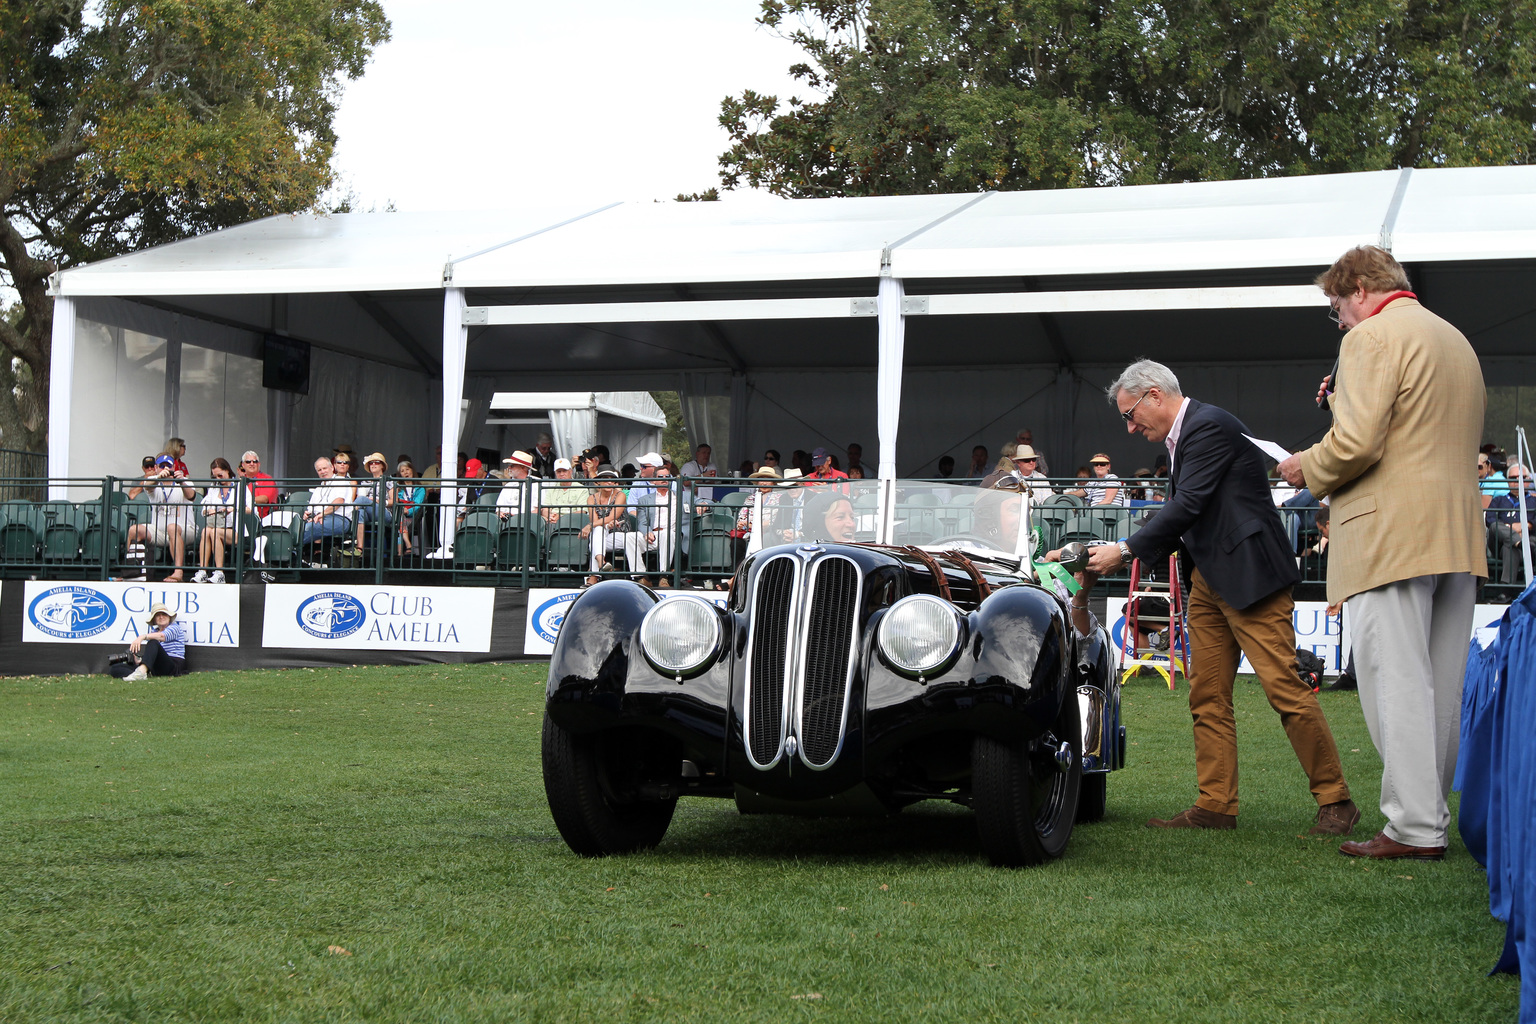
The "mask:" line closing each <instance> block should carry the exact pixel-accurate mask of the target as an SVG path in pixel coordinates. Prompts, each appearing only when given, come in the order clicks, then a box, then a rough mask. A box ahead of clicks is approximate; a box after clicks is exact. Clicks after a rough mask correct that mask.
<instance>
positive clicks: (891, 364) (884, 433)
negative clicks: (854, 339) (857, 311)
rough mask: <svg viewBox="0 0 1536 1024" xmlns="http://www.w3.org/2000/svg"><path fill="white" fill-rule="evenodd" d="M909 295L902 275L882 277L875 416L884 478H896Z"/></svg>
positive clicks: (878, 308)
mask: <svg viewBox="0 0 1536 1024" xmlns="http://www.w3.org/2000/svg"><path fill="white" fill-rule="evenodd" d="M905 295H906V290H905V289H904V288H902V286H901V281H900V280H899V279H898V278H894V277H882V278H881V279H880V297H879V299H878V301H877V303H876V310H877V314H878V316H879V318H880V368H879V370H878V371H877V374H876V383H875V401H876V403H877V410H878V411H877V412H876V414H875V419H876V430H877V431H878V433H879V435H880V479H881V480H894V479H895V478H896V428H897V426H898V425H899V423H900V421H901V371H902V363H903V361H904V360H905V358H906V347H907V325H906V320H905V319H904V318H903V317H902V314H901V300H902V298H903V297H904V296H905Z"/></svg>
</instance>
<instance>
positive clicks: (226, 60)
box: [0, 0, 389, 450]
mask: <svg viewBox="0 0 1536 1024" xmlns="http://www.w3.org/2000/svg"><path fill="white" fill-rule="evenodd" d="M388 37H389V23H388V21H387V20H386V18H385V16H384V11H383V9H382V7H381V6H380V4H379V3H378V2H377V0H0V284H5V285H9V286H10V287H12V288H14V289H15V291H16V292H17V293H18V294H19V296H20V307H21V311H20V314H19V316H14V317H10V318H0V345H3V351H0V359H3V357H4V355H5V354H6V353H9V355H10V356H11V359H3V361H4V362H5V364H6V366H5V367H4V369H6V370H9V371H13V372H11V373H6V372H0V425H3V426H6V427H10V428H17V425H18V421H20V424H19V431H20V433H21V434H22V435H23V436H21V437H17V436H15V433H13V429H6V431H5V438H4V444H5V445H6V446H8V447H29V448H31V449H32V450H42V447H43V445H44V444H45V443H46V427H45V425H44V424H43V423H42V422H41V420H42V418H43V417H42V416H39V415H37V410H43V415H44V416H45V415H46V409H47V407H48V367H49V355H50V347H51V346H50V341H51V332H52V324H53V304H52V300H51V299H50V298H49V296H48V294H47V285H48V277H49V275H50V274H51V273H52V272H53V271H54V270H55V269H60V268H65V267H69V266H72V265H75V264H79V263H83V262H88V261H91V260H97V259H101V258H104V257H108V256H114V255H118V254H121V253H124V252H128V251H132V250H135V249H140V248H143V247H146V246H151V245H158V244H160V243H163V242H169V241H174V240H176V239H179V238H184V237H187V236H189V235H193V234H197V233H200V232H205V231H209V230H212V229H214V228H218V227H224V226H228V225H232V224H238V223H242V222H244V221H248V220H251V219H253V218H255V217H261V216H266V215H269V214H274V213H284V212H293V211H298V210H303V209H305V208H307V207H310V206H312V205H313V204H315V202H316V201H317V199H318V198H319V197H320V195H321V194H322V193H323V191H324V190H325V189H326V187H327V186H328V185H329V184H330V181H331V169H330V159H331V152H332V148H333V147H334V145H335V141H336V137H335V133H334V131H333V130H332V119H333V116H334V114H335V110H336V103H337V101H338V99H339V97H340V93H341V88H342V83H343V80H345V79H355V78H357V77H359V76H360V75H361V74H362V73H363V70H364V67H365V66H366V64H367V62H368V59H369V57H370V55H371V54H372V51H373V49H374V48H375V47H376V46H378V45H379V44H380V43H381V42H383V41H384V40H386V39H387V38H388ZM18 399H20V406H21V408H19V409H18V408H17V405H18ZM29 411H30V412H31V415H30V416H29V415H27V414H28V412H29Z"/></svg>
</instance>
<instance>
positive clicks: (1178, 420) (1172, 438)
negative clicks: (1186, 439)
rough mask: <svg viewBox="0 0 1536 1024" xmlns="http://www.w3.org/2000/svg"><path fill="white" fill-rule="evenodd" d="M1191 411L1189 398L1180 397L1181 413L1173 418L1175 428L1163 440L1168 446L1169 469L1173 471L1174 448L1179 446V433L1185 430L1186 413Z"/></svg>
mask: <svg viewBox="0 0 1536 1024" xmlns="http://www.w3.org/2000/svg"><path fill="white" fill-rule="evenodd" d="M1188 411H1189V399H1188V398H1180V399H1179V414H1178V415H1177V416H1175V417H1174V418H1173V428H1172V429H1171V430H1169V431H1168V437H1167V439H1166V440H1164V441H1163V443H1164V444H1166V445H1167V446H1168V471H1169V472H1170V473H1171V472H1173V450H1174V449H1175V448H1177V447H1178V444H1179V435H1180V434H1181V433H1183V432H1184V414H1185V413H1186V412H1188Z"/></svg>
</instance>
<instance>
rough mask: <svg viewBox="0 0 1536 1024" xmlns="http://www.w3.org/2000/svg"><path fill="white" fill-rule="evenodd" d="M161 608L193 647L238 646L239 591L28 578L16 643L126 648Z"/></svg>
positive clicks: (193, 585) (170, 585) (232, 588)
mask: <svg viewBox="0 0 1536 1024" xmlns="http://www.w3.org/2000/svg"><path fill="white" fill-rule="evenodd" d="M155 604H164V605H165V606H166V607H168V608H170V609H171V611H173V612H175V613H176V621H177V622H180V623H181V624H182V625H184V626H186V627H187V643H188V644H192V645H195V646H198V647H239V646H240V588H239V587H235V586H214V585H209V586H197V585H196V584H191V583H183V584H176V583H97V582H94V581H93V582H86V583H59V582H46V581H40V580H27V581H26V585H25V587H24V588H23V606H22V607H23V612H22V621H21V639H22V642H23V643H29V644H127V643H128V641H130V640H132V639H133V638H134V637H136V636H141V635H142V634H144V633H145V632H146V631H147V629H148V620H149V609H150V607H151V606H153V605H155Z"/></svg>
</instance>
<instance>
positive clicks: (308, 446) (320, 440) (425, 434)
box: [187, 348, 438, 476]
mask: <svg viewBox="0 0 1536 1024" xmlns="http://www.w3.org/2000/svg"><path fill="white" fill-rule="evenodd" d="M436 391H437V389H436V388H435V387H433V382H432V380H431V379H430V378H428V377H427V376H426V375H425V374H421V373H417V372H415V371H412V370H402V369H400V368H399V367H395V366H381V365H380V364H378V363H363V362H361V361H360V360H358V359H355V358H353V357H352V356H347V355H342V354H340V353H338V352H331V351H329V350H327V349H322V348H316V349H312V350H311V352H310V357H309V394H307V395H295V394H290V393H288V392H282V391H280V392H276V395H277V401H278V402H279V403H281V404H283V405H286V406H287V407H288V412H287V419H288V421H289V432H288V445H287V453H286V460H285V461H286V469H287V470H288V472H289V473H292V474H293V475H294V476H309V475H310V473H311V472H312V470H311V468H310V467H311V466H312V465H313V464H314V461H315V459H316V458H317V457H318V456H321V455H329V454H330V453H331V449H332V448H334V447H336V445H338V444H343V443H345V444H350V445H351V446H352V448H353V450H354V451H355V452H356V453H357V455H358V456H359V458H361V457H362V456H364V455H367V454H369V453H370V452H375V451H377V452H381V453H383V455H384V458H385V459H386V461H387V462H388V464H389V467H390V470H391V471H393V470H394V464H395V456H397V455H409V456H411V458H412V460H413V461H415V463H416V466H417V468H418V469H425V468H426V467H427V465H428V463H430V462H431V461H432V448H431V445H432V432H433V431H432V423H433V422H434V421H435V420H436V419H437V418H438V408H437V402H438V399H437V394H436ZM259 436H260V435H251V442H250V444H248V445H246V447H255V445H256V441H257V438H258V437H259ZM187 442H188V443H189V444H190V443H192V438H191V437H188V438H187ZM231 450H233V449H231ZM235 454H236V455H237V456H238V454H239V453H238V452H236V453H235Z"/></svg>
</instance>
